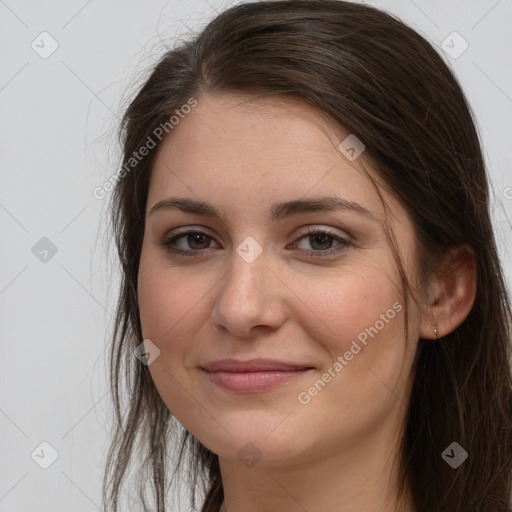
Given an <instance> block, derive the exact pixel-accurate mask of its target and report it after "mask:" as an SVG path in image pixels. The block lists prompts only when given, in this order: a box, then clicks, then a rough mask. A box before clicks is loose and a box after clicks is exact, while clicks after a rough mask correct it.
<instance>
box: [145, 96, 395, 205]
mask: <svg viewBox="0 0 512 512" xmlns="http://www.w3.org/2000/svg"><path fill="white" fill-rule="evenodd" d="M347 137H353V135H351V134H350V132H349V131H348V130H347V129H345V128H344V127H343V126H340V125H339V124H338V123H336V122H335V121H333V120H332V119H331V118H330V117H329V116H327V115H326V114H324V113H322V112H320V111H318V110H316V109H314V108H312V107H311V106H309V105H307V104H306V103H304V102H301V101H298V100H294V99H290V98H286V99H283V98H279V99H277V98H265V99H262V98H255V97H244V96H235V95H224V96H209V95H203V96H201V97H200V98H198V104H197V106H196V107H195V108H194V109H193V110H192V111H191V112H190V113H189V114H188V115H186V116H184V117H183V118H182V119H181V120H180V121H179V124H178V125H176V126H174V128H173V129H172V131H171V132H170V134H169V135H168V136H167V137H166V138H165V139H164V140H163V142H162V144H161V147H160V148H159V150H158V155H157V159H156V162H155V165H154V168H153V173H152V178H151V185H150V191H149V197H148V208H151V206H152V205H154V204H155V203H156V202H158V201H160V200H162V199H164V198H166V197H168V196H169V195H180V196H183V195H187V196H191V195H192V196H195V198H196V199H198V200H205V201H206V200H207V201H208V202H210V203H214V204H217V205H219V206H220V208H221V209H222V210H225V211H228V210H232V212H231V213H233V214H243V212H244V211H247V210H248V209H253V213H254V209H263V208H266V207H268V204H270V203H276V202H280V201H281V202H282V201H286V200H291V199H297V198H301V197H319V196H324V197H325V196H327V195H330V196H332V195H336V196H340V197H342V198H344V199H346V200H349V201H354V202H358V203H359V204H363V205H364V206H366V207H367V209H368V210H372V211H374V212H375V213H376V214H377V215H378V214H379V213H382V206H381V204H380V199H379V198H378V195H377V194H376V193H375V190H374V187H373V186H372V184H371V182H370V181H369V180H368V177H367V176H366V174H365V173H364V172H363V167H364V168H365V169H367V170H368V172H370V174H371V175H372V176H373V177H374V178H377V179H378V176H377V174H376V173H374V172H373V171H372V169H371V163H370V160H369V159H368V158H367V157H366V155H365V154H364V152H363V153H362V154H361V155H360V156H359V157H358V158H357V159H355V160H353V161H350V160H349V159H348V158H347V157H346V154H345V153H344V152H343V151H340V147H339V145H340V143H343V142H344V141H345V140H347ZM356 149H357V148H356ZM389 201H390V202H391V203H393V202H394V203H395V204H390V206H391V207H392V208H393V207H395V208H396V209H397V210H399V209H400V205H399V204H398V202H397V201H394V199H393V198H391V197H389ZM397 213H400V212H397Z"/></svg>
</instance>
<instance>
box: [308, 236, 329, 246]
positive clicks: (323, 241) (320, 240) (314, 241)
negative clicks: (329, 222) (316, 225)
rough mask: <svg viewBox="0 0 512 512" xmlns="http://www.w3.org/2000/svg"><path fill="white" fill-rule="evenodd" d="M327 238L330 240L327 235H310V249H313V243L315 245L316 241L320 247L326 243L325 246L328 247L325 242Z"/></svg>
mask: <svg viewBox="0 0 512 512" xmlns="http://www.w3.org/2000/svg"><path fill="white" fill-rule="evenodd" d="M329 238H330V236H329V235H327V234H326V233H317V234H315V235H312V241H313V243H312V247H314V246H315V243H316V242H317V241H319V243H320V245H323V244H326V243H327V245H330V244H329V243H328V242H327V240H328V239H329ZM317 248H318V247H317ZM320 249H329V247H320Z"/></svg>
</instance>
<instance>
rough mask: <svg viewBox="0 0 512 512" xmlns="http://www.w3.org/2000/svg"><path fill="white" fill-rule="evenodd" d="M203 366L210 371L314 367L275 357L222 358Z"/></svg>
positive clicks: (258, 370) (253, 370) (254, 370)
mask: <svg viewBox="0 0 512 512" xmlns="http://www.w3.org/2000/svg"><path fill="white" fill-rule="evenodd" d="M201 368H203V369H204V370H207V371H209V372H217V371H226V372H261V371H266V370H268V371H293V370H306V369H309V368H312V366H311V365H308V364H301V363H293V362H286V361H276V360H274V359H249V360H248V361H239V360H237V359H220V360H218V361H212V362H211V363H206V364H204V365H201Z"/></svg>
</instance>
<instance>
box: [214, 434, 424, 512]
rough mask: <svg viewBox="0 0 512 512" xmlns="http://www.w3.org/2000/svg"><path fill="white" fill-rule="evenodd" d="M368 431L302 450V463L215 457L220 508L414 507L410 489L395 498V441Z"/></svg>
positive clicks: (345, 510) (270, 511) (409, 511)
mask: <svg viewBox="0 0 512 512" xmlns="http://www.w3.org/2000/svg"><path fill="white" fill-rule="evenodd" d="M383 441H384V440H383V439H381V438H379V437H375V438H373V439H371V438H370V439H369V438H368V437H367V436H366V437H365V438H364V440H363V442H362V443H361V444H353V445H352V446H342V447H340V448H339V449H338V450H337V451H333V450H332V448H331V449H330V450H329V453H328V454H325V453H320V452H319V450H317V453H316V456H315V457H313V456H310V457H307V456H304V457H303V458H302V459H301V462H300V463H297V461H294V463H293V464H290V465H283V464H276V463H274V464H271V463H269V462H263V459H261V460H260V461H259V462H258V463H257V464H256V465H255V466H253V467H251V468H247V467H245V466H243V464H240V463H237V462H234V461H232V460H228V459H223V458H219V463H220V469H221V475H222V480H223V487H224V502H223V504H222V507H221V509H220V511H221V512H241V511H244V512H263V511H265V512H281V511H282V510H286V511H288V512H295V511H297V512H304V511H305V510H322V511H323V512H414V511H415V509H414V508H413V506H412V500H411V497H410V493H409V490H408V489H406V492H405V493H404V496H403V497H402V499H401V500H399V499H398V492H397V491H398V467H399V464H398V456H397V453H398V451H397V449H396V448H397V443H396V442H394V443H393V444H390V443H389V439H388V440H387V442H383Z"/></svg>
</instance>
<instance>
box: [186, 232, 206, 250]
mask: <svg viewBox="0 0 512 512" xmlns="http://www.w3.org/2000/svg"><path fill="white" fill-rule="evenodd" d="M206 237H207V235H203V234H202V233H192V234H190V235H189V236H188V243H189V245H190V246H191V247H194V244H195V243H198V244H199V245H201V243H204V239H205V238H206ZM201 240H203V241H202V242H201ZM194 248H196V249H197V247H194ZM199 248H201V247H199Z"/></svg>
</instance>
